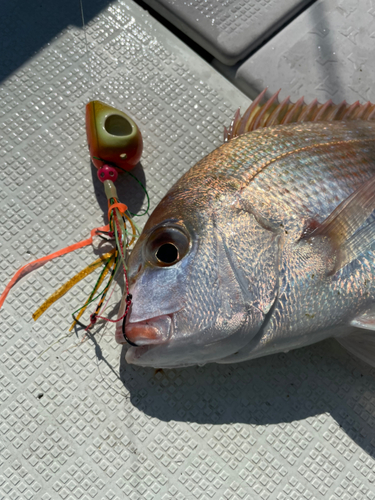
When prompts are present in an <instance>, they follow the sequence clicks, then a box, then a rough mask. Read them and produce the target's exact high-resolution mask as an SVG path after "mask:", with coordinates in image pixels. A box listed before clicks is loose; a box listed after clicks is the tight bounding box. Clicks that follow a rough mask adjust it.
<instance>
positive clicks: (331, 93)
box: [215, 0, 375, 103]
mask: <svg viewBox="0 0 375 500" xmlns="http://www.w3.org/2000/svg"><path fill="white" fill-rule="evenodd" d="M373 61H375V8H374V2H368V1H367V0H359V1H355V2H354V1H352V0H320V1H318V2H317V3H316V4H313V5H312V6H311V7H309V8H308V9H307V10H306V11H305V12H303V13H302V14H301V15H300V16H298V17H297V18H296V19H295V20H294V21H293V22H292V23H290V24H289V25H288V26H287V27H286V28H285V29H283V30H282V31H281V32H280V33H278V34H277V35H276V36H275V37H274V38H272V39H271V40H270V41H269V42H268V43H267V44H266V45H264V46H263V47H262V48H261V49H260V50H259V51H257V52H256V53H255V54H254V55H253V56H251V57H250V58H249V59H247V60H246V61H245V62H244V63H242V64H240V65H238V66H236V67H234V68H233V69H231V70H228V68H226V67H224V66H223V65H221V64H220V63H218V64H215V66H216V67H217V68H218V69H219V70H220V71H222V72H223V73H224V74H226V75H227V77H228V78H230V79H231V80H232V81H233V82H234V83H235V84H236V85H238V87H239V88H241V89H242V90H243V91H244V92H246V93H247V94H248V95H249V96H251V97H252V98H254V97H255V96H256V95H257V94H258V93H259V92H261V91H262V90H263V89H264V88H265V87H268V88H269V94H270V95H271V94H272V93H274V92H276V91H277V90H278V89H280V88H281V89H282V92H281V94H280V97H281V98H284V97H287V96H288V95H290V96H291V98H292V100H293V101H295V100H297V99H298V98H299V97H301V96H303V95H304V96H305V98H306V101H307V102H310V101H311V100H312V99H314V98H318V99H319V100H320V102H324V101H326V100H328V99H332V100H333V101H334V102H335V103H339V102H341V101H342V100H344V99H346V100H347V102H350V103H352V102H355V101H356V100H360V101H361V102H366V101H369V100H370V101H372V102H374V101H375V87H374V85H373V82H374V80H375V66H374V64H373Z"/></svg>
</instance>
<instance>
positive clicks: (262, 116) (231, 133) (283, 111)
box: [224, 88, 375, 142]
mask: <svg viewBox="0 0 375 500" xmlns="http://www.w3.org/2000/svg"><path fill="white" fill-rule="evenodd" d="M266 91H267V88H266V89H264V90H263V92H261V93H260V94H259V96H258V97H257V98H256V99H255V100H254V101H253V102H252V104H251V105H250V106H249V107H248V109H247V110H246V111H245V113H244V115H243V116H242V117H241V114H240V110H239V109H238V110H237V111H236V113H235V115H234V118H233V120H232V123H231V124H230V126H229V128H228V129H227V128H226V127H224V142H228V141H230V140H231V139H233V138H234V137H237V136H239V135H242V134H245V133H246V132H251V131H252V130H256V129H258V128H264V127H270V126H273V125H287V124H288V123H297V122H298V123H301V122H320V121H337V120H368V121H370V120H374V121H375V104H372V103H371V102H367V103H366V104H360V103H359V101H357V102H355V103H353V104H351V105H349V104H347V102H346V101H343V102H341V103H340V104H334V103H333V102H332V101H331V99H330V100H329V101H327V102H325V103H324V104H321V103H320V102H318V100H317V99H315V100H314V101H312V102H311V103H310V104H306V103H305V101H304V98H303V97H301V98H300V99H298V101H297V102H295V103H293V102H290V99H289V97H287V98H286V99H284V100H283V101H282V102H281V103H280V102H279V92H280V90H279V91H278V92H276V94H274V95H273V96H272V97H271V98H270V99H268V100H267V101H265V94H266Z"/></svg>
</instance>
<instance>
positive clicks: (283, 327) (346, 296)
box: [116, 120, 375, 368]
mask: <svg viewBox="0 0 375 500" xmlns="http://www.w3.org/2000/svg"><path fill="white" fill-rule="evenodd" d="M374 174H375V122H372V121H365V120H355V121H334V122H306V123H291V124H288V125H275V126H272V127H266V128H261V129H258V130H255V131H252V132H248V133H242V134H241V135H239V136H238V137H235V138H233V139H231V140H230V141H229V142H227V143H225V144H223V145H222V146H220V147H219V148H217V149H216V150H214V151H213V152H212V153H210V154H209V155H208V156H206V157H205V158H203V159H202V160H201V161H199V162H198V163H197V164H196V165H195V166H194V167H193V168H191V169H190V170H189V171H188V172H187V173H186V174H184V175H183V176H182V178H181V179H180V180H179V181H178V182H177V183H176V184H175V185H174V186H173V187H172V189H171V190H170V191H169V192H168V193H167V195H166V196H165V197H164V198H163V200H162V201H161V202H160V204H159V205H158V206H157V208H156V209H155V211H154V212H153V214H152V215H151V217H150V219H149V220H148V222H147V224H146V226H145V228H144V230H143V233H142V235H141V237H140V238H139V240H138V242H137V244H136V246H135V248H134V250H133V252H132V254H131V256H130V260H129V280H130V285H131V293H132V296H133V305H132V309H131V312H130V315H129V316H128V318H127V322H126V324H124V328H123V329H122V328H121V326H120V327H118V328H117V331H116V339H117V341H118V342H124V338H125V337H126V339H127V340H128V341H130V342H131V343H132V344H133V346H132V347H130V348H129V350H128V351H127V354H126V359H127V361H128V362H130V363H134V364H138V365H142V366H153V367H163V368H168V367H180V366H188V365H193V364H205V363H209V362H219V363H232V362H236V361H245V360H248V359H253V358H257V357H260V356H264V355H268V354H272V353H277V352H286V351H289V350H291V349H296V348H298V347H302V346H306V345H309V344H312V343H315V342H318V341H320V340H323V339H325V338H328V337H336V338H338V339H339V340H341V341H342V343H343V344H344V345H345V339H349V340H348V342H347V345H346V347H348V348H349V349H350V350H351V351H352V352H354V353H355V354H357V355H359V356H360V357H362V358H366V356H367V354H366V352H367V351H368V349H369V348H368V346H365V345H364V344H365V343H366V342H367V340H368V338H369V336H370V338H371V339H372V337H371V336H372V332H371V330H373V329H374V328H373V317H372V310H373V309H374V303H375V302H374V301H375V280H374V274H375V262H374V250H375V241H374V240H375V236H374V234H373V231H374V229H373V226H374V224H373V223H374V221H375V219H374V218H373V214H372V210H373V209H374V208H375V205H374V206H373V205H372V204H374V191H375V188H374V187H373V184H372V180H373V178H374ZM373 242H374V244H373ZM123 307H124V304H123V306H122V308H121V309H122V310H123ZM121 312H122V311H121V310H120V314H121ZM366 329H367V330H366ZM353 331H354V333H353ZM353 335H354V337H353ZM355 336H356V337H355ZM353 339H356V340H353ZM371 341H372V340H371ZM358 346H359V347H358ZM361 353H362V354H363V353H364V354H363V355H362V356H361ZM371 355H372V354H371ZM366 361H368V359H366Z"/></svg>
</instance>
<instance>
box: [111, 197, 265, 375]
mask: <svg viewBox="0 0 375 500" xmlns="http://www.w3.org/2000/svg"><path fill="white" fill-rule="evenodd" d="M181 193H183V194H181ZM181 193H180V195H179V194H178V193H176V192H175V193H173V192H172V193H170V194H169V195H167V196H166V197H165V198H164V199H163V200H162V201H161V203H160V204H159V205H158V207H157V208H156V209H155V211H154V212H153V214H152V215H151V217H150V218H149V220H148V222H147V224H146V226H145V228H144V230H143V232H142V234H141V236H140V238H139V239H138V241H137V243H136V245H135V247H134V249H133V251H132V253H131V256H130V259H129V271H128V279H129V285H130V293H131V295H132V305H131V308H130V311H129V314H128V316H127V318H126V321H125V322H124V324H122V323H123V322H122V321H120V322H119V323H118V326H117V329H116V340H117V341H118V342H119V343H124V344H125V343H126V341H128V342H129V341H130V343H131V344H132V347H130V348H129V349H128V351H127V353H126V360H127V362H129V363H132V364H137V365H141V366H152V367H155V368H171V367H182V366H189V365H196V364H199V365H202V364H205V363H208V362H215V361H218V360H220V359H222V358H225V357H227V356H228V355H230V354H233V353H235V352H237V351H238V350H239V349H241V348H242V347H243V346H244V345H246V343H247V342H249V341H250V340H251V339H252V338H253V337H254V336H255V334H256V333H257V332H258V331H259V329H260V328H261V325H262V324H263V322H264V319H265V316H266V311H264V310H262V308H261V307H260V306H259V304H260V300H259V297H258V296H257V290H258V288H257V287H256V286H255V287H254V285H251V286H250V285H249V283H248V282H246V283H244V280H245V278H244V277H243V276H242V274H241V273H242V271H241V269H240V268H241V265H240V264H239V263H238V259H237V258H236V257H233V255H232V250H233V248H232V247H233V244H234V247H235V246H236V242H235V241H233V238H229V239H230V241H228V235H226V234H225V231H226V229H225V225H226V224H227V223H228V217H229V215H228V214H225V213H221V210H218V209H217V207H216V208H212V206H214V205H215V204H213V203H211V202H210V201H209V200H207V197H208V193H206V194H207V196H206V197H203V198H202V197H201V196H197V197H195V196H193V195H192V193H190V194H191V196H187V194H186V192H184V191H182V192H181ZM202 200H204V202H202ZM231 216H232V218H234V220H231V221H229V223H230V224H231V225H232V227H235V226H233V223H234V222H236V221H237V219H238V217H237V213H236V211H234V212H233V211H232V215H231ZM246 217H247V219H248V220H250V218H249V216H248V214H246ZM253 222H254V221H253ZM223 225H224V226H223ZM241 231H242V228H241V226H240V225H237V236H238V237H243V234H240V233H241ZM232 232H233V231H232ZM229 236H230V235H229ZM255 236H256V234H255ZM249 237H250V235H249ZM256 251H257V249H256ZM248 258H249V259H250V260H251V258H252V257H251V255H248ZM247 260H248V259H246V261H247ZM253 260H255V261H256V260H257V259H256V258H255V259H253ZM258 278H259V279H261V274H260V275H259V277H258ZM246 279H248V277H247V278H246ZM263 279H264V277H263ZM266 279H267V280H268V277H267V278H266ZM241 281H242V283H241ZM272 287H274V285H272V286H271V288H272ZM249 288H251V290H250V291H249ZM260 288H262V287H260ZM263 288H264V287H263ZM272 289H273V288H272ZM124 310H125V298H124V299H123V302H122V305H121V307H120V312H119V317H121V316H122V315H123V314H124ZM124 333H125V335H124Z"/></svg>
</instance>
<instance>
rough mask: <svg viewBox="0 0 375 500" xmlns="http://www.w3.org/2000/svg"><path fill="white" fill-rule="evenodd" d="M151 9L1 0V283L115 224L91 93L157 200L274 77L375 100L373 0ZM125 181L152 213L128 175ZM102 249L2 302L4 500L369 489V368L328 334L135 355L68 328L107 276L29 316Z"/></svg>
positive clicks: (372, 378) (334, 499) (286, 91)
mask: <svg viewBox="0 0 375 500" xmlns="http://www.w3.org/2000/svg"><path fill="white" fill-rule="evenodd" d="M86 4H87V5H86ZM147 4H148V5H146V4H141V2H140V1H139V2H137V3H136V2H134V1H133V0H119V1H116V2H111V3H109V2H107V1H105V0H97V1H96V2H88V1H86V0H84V1H83V2H82V5H83V13H84V20H85V28H84V29H83V26H82V17H81V11H80V4H79V2H78V1H76V0H74V1H73V0H58V1H56V2H48V1H47V0H41V1H40V2H37V3H33V2H29V1H26V0H16V1H15V2H3V3H2V5H1V6H0V12H1V13H2V17H1V18H2V20H3V26H2V32H1V34H0V47H1V54H2V64H1V67H0V79H1V81H0V99H1V104H2V106H1V110H0V144H1V148H0V182H1V190H0V234H1V237H0V256H1V260H0V268H1V270H0V273H1V284H0V291H3V290H4V288H5V286H6V284H7V282H8V281H9V280H10V278H11V277H12V275H13V274H14V273H15V271H16V270H17V269H19V268H20V267H21V266H23V265H24V264H26V263H27V262H31V261H32V260H34V259H36V258H39V257H41V256H43V255H46V254H49V253H51V252H54V251H57V250H58V249H60V248H63V247H65V246H66V245H69V244H72V243H74V242H77V241H80V240H82V239H85V238H87V237H88V236H89V234H90V231H91V229H92V228H94V227H97V226H101V225H103V224H104V223H105V220H104V218H105V217H106V216H105V215H104V214H105V213H106V210H107V209H106V199H105V196H104V194H103V192H102V191H103V190H102V186H101V184H100V182H99V181H98V180H97V178H96V172H94V170H93V168H92V166H91V165H90V158H89V154H88V149H87V143H86V134H85V105H86V103H87V102H88V101H89V100H92V99H100V100H102V101H105V102H106V103H108V104H110V105H112V106H115V107H117V108H119V109H122V110H125V111H126V112H128V114H129V115H131V116H132V117H133V118H134V120H135V121H136V122H137V123H138V125H139V126H140V128H141V130H142V134H143V138H144V154H143V157H142V160H141V164H140V165H138V166H137V167H136V169H135V171H134V173H135V175H137V176H138V178H139V179H141V180H142V181H143V182H144V183H145V184H146V186H147V190H148V193H149V195H150V199H151V209H152V208H154V207H155V206H156V204H157V202H158V201H159V200H160V199H161V197H162V196H163V195H164V194H165V193H166V191H167V190H168V189H169V188H170V187H171V186H172V185H173V183H174V182H175V181H176V180H177V179H178V178H179V177H180V176H181V174H182V173H184V172H185V171H186V170H188V169H189V168H190V167H191V166H192V165H194V164H195V163H196V162H197V160H199V159H200V158H202V157H203V156H204V155H206V154H207V153H208V152H210V151H211V150H212V149H213V148H215V147H216V146H218V145H220V144H221V142H222V138H223V127H224V125H229V123H230V121H231V119H232V117H233V114H234V112H235V111H236V109H237V108H238V107H241V108H242V109H243V110H244V109H245V107H246V106H248V105H249V104H250V102H251V98H254V97H255V96H256V95H257V93H258V92H259V91H261V90H263V88H264V87H265V86H268V87H269V91H270V93H273V92H274V91H276V90H278V89H279V88H282V89H283V90H282V94H281V96H282V97H286V96H287V95H291V98H292V100H296V99H297V98H299V97H301V96H302V95H305V96H306V100H307V101H309V100H311V99H313V98H314V97H318V98H319V100H320V101H324V100H326V99H329V98H332V99H333V100H334V101H335V102H339V101H341V100H343V99H346V100H347V101H348V102H349V101H350V102H352V101H353V102H354V101H355V100H357V99H359V100H360V101H362V102H364V101H367V100H372V101H373V102H374V101H375V88H374V84H373V82H374V76H375V69H374V64H373V61H374V59H375V57H374V56H375V19H374V16H375V4H374V2H372V1H367V0H366V1H365V0H360V1H356V2H354V1H352V0H336V1H334V0H323V1H317V2H306V1H298V0H285V1H284V2H278V1H276V0H258V1H255V0H252V2H247V1H244V0H227V1H226V2H220V1H219V0H211V2H204V1H203V0H199V1H198V0H197V1H196V2H190V3H188V2H182V1H180V0H173V1H172V0H147ZM280 4H282V5H283V7H281V6H280ZM149 7H150V8H151V10H150V12H148V10H147V9H148V8H149ZM164 18H165V19H166V20H165V21H164ZM174 26H176V28H174ZM181 30H182V31H183V32H184V34H181ZM190 38H191V39H192V42H191V43H190V41H189V39H190ZM200 46H202V48H201V49H200ZM119 194H120V199H121V200H122V201H123V202H125V203H127V204H128V205H129V208H130V209H131V210H132V211H133V212H137V211H139V210H140V209H141V208H142V207H145V200H144V197H143V193H142V192H141V190H140V189H139V187H138V185H137V184H136V183H135V182H134V181H132V180H130V179H128V178H125V177H124V178H123V182H122V183H121V187H120V188H119ZM145 220H146V218H145V217H141V218H140V219H139V220H138V221H137V222H138V224H139V225H140V226H142V225H143V224H144V222H145ZM99 252H100V249H99V248H98V243H97V242H95V246H94V248H93V247H91V246H90V247H87V248H86V249H82V250H78V251H76V252H74V253H71V254H68V255H65V256H63V257H60V258H58V259H56V260H54V261H52V262H49V263H47V264H45V265H44V266H43V267H41V268H39V269H37V270H35V271H33V272H32V273H31V274H29V275H28V276H27V277H24V278H22V279H21V280H20V281H19V282H18V283H17V285H16V286H15V287H14V288H13V289H12V290H11V292H10V294H9V296H8V298H7V301H6V303H5V305H4V307H3V308H2V309H1V310H0V331H1V335H0V346H1V348H0V349H1V350H0V361H1V366H0V429H1V435H0V499H4V500H8V499H11V500H60V499H61V500H92V499H94V500H120V499H121V500H122V499H124V498H129V499H131V500H138V499H139V500H141V499H142V500H143V499H145V500H169V499H170V500H172V499H177V500H192V499H194V500H195V499H197V500H211V499H213V500H258V499H259V500H290V499H293V500H302V499H303V500H305V499H306V500H314V499H315V500H322V499H325V500H351V499H356V500H372V499H375V428H374V425H375V370H374V369H372V368H371V367H369V366H367V365H366V364H364V363H362V362H361V361H358V360H356V359H354V358H353V357H351V356H350V355H349V354H348V353H347V352H346V351H345V350H344V349H342V348H341V347H340V346H339V344H338V343H336V342H335V341H333V340H330V341H325V342H322V343H319V344H316V345H313V346H311V347H307V348H304V349H299V350H296V351H292V352H289V353H287V354H280V355H274V356H268V357H265V358H261V359H257V360H255V361H252V362H247V363H240V364H237V365H215V364H210V365H206V366H203V367H191V368H186V369H173V370H154V369H146V368H140V367H135V366H132V365H128V364H126V362H125V360H124V354H125V350H126V348H125V347H123V348H122V347H121V346H118V345H117V344H116V343H115V339H114V328H113V326H112V325H109V324H105V325H104V326H103V325H102V326H99V327H98V329H97V331H96V333H95V335H92V336H91V335H90V336H89V338H87V339H85V341H82V339H83V334H82V332H78V333H77V335H76V334H74V335H73V336H70V337H68V336H67V333H68V329H69V326H70V323H71V313H72V312H73V311H75V310H76V309H78V308H79V307H80V306H81V304H82V303H83V302H84V301H85V300H86V298H87V296H88V294H89V293H90V291H91V289H92V286H93V280H95V279H94V278H91V280H90V278H87V279H86V280H85V281H82V282H80V284H78V285H77V286H76V287H75V288H73V289H72V290H71V291H70V292H69V293H67V294H66V295H65V296H64V297H62V298H61V299H60V300H59V301H57V302H56V303H55V304H54V305H53V306H52V307H51V308H50V309H49V310H48V311H47V312H45V313H44V314H43V315H42V317H41V318H40V319H39V320H38V321H36V322H34V320H33V319H32V313H33V312H34V311H35V310H36V309H37V307H38V306H39V305H40V304H41V303H42V302H43V301H44V300H45V299H46V298H47V297H48V296H49V295H50V294H51V293H52V292H53V291H54V290H56V289H57V288H58V287H59V286H60V285H61V284H62V283H64V282H65V281H66V280H67V279H69V278H71V277H73V276H74V275H75V274H76V273H77V272H78V271H79V270H81V269H83V268H84V267H85V266H86V265H88V264H89V263H90V262H92V261H93V260H94V259H96V258H97V255H98V253H99ZM119 299H120V290H119V289H116V291H115V293H114V295H113V296H112V303H113V304H116V302H118V301H119Z"/></svg>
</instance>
